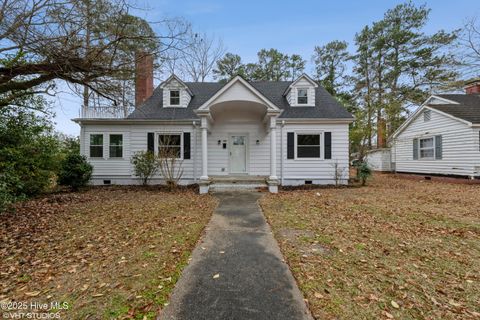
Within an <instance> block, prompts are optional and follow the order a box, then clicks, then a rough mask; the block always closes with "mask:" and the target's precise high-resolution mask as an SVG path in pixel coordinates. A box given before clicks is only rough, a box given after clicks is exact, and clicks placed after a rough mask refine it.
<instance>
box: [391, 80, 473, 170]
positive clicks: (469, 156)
mask: <svg viewBox="0 0 480 320" xmlns="http://www.w3.org/2000/svg"><path fill="white" fill-rule="evenodd" d="M479 93H480V81H476V82H472V83H470V84H469V85H468V86H467V93H466V94H440V95H433V96H431V97H429V98H428V99H427V100H426V101H425V103H423V105H422V106H421V107H420V108H418V110H417V111H416V112H415V113H413V114H412V115H411V116H410V117H409V118H408V119H407V120H406V121H405V123H403V124H402V125H401V126H400V127H399V128H398V130H397V131H396V132H395V133H394V134H393V135H392V137H390V139H389V141H390V144H391V146H392V148H391V159H392V167H393V168H394V169H395V170H396V171H397V172H412V173H422V174H439V175H457V176H466V177H470V178H474V177H480V94H479Z"/></svg>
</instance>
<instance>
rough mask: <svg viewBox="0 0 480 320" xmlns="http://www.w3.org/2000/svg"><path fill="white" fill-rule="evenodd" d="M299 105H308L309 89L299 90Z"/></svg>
mask: <svg viewBox="0 0 480 320" xmlns="http://www.w3.org/2000/svg"><path fill="white" fill-rule="evenodd" d="M297 103H298V104H308V89H298V90H297Z"/></svg>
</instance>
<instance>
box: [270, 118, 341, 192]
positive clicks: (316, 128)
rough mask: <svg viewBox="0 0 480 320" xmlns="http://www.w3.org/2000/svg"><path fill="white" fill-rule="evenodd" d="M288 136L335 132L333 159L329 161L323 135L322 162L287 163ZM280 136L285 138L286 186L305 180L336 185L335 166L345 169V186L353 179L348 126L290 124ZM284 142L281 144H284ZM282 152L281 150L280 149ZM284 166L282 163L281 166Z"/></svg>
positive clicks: (293, 160) (295, 160)
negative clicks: (291, 134) (349, 178)
mask: <svg viewBox="0 0 480 320" xmlns="http://www.w3.org/2000/svg"><path fill="white" fill-rule="evenodd" d="M287 132H297V133H299V132H331V133H332V159H328V160H325V159H323V156H324V152H325V150H324V144H323V135H322V143H321V159H287ZM279 134H283V139H282V140H283V150H282V151H283V152H282V159H283V180H284V183H283V184H284V185H289V184H300V182H302V183H303V182H304V180H312V182H313V183H314V184H332V183H335V181H334V175H335V163H337V164H338V167H339V168H341V169H343V177H342V182H343V183H346V182H347V180H348V177H349V172H348V166H349V142H348V124H321V125H319V124H286V125H285V126H284V128H283V130H282V131H281V132H279ZM280 138H281V137H279V138H277V141H279V142H280ZM279 149H280V148H279ZM277 166H279V167H280V166H281V162H278V163H277Z"/></svg>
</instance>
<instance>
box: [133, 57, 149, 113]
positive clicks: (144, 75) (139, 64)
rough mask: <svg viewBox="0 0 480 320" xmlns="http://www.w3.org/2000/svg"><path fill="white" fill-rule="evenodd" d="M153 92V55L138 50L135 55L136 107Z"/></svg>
mask: <svg viewBox="0 0 480 320" xmlns="http://www.w3.org/2000/svg"><path fill="white" fill-rule="evenodd" d="M152 94H153V55H151V54H149V53H146V52H137V54H136V55H135V107H138V106H139V105H141V104H142V103H143V102H144V101H145V100H147V99H148V98H150V96H151V95H152Z"/></svg>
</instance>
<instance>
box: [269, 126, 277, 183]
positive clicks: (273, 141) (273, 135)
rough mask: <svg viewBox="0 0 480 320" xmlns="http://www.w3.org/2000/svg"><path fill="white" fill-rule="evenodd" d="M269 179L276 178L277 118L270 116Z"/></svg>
mask: <svg viewBox="0 0 480 320" xmlns="http://www.w3.org/2000/svg"><path fill="white" fill-rule="evenodd" d="M269 179H270V180H277V118H276V117H270V178H269Z"/></svg>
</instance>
